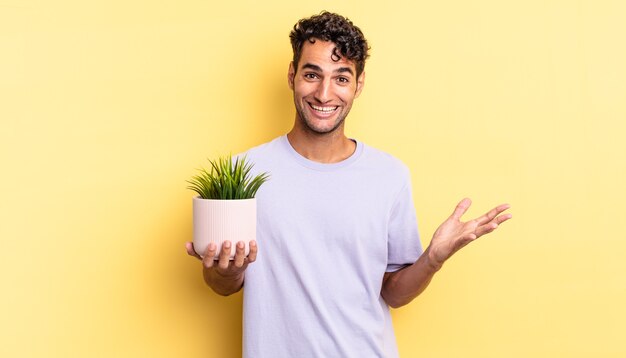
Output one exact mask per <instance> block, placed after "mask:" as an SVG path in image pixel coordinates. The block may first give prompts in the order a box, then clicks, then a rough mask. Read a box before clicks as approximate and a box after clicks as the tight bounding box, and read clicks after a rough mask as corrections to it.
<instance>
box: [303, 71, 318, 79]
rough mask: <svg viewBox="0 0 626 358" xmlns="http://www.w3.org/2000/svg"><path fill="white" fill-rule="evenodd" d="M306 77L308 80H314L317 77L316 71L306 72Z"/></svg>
mask: <svg viewBox="0 0 626 358" xmlns="http://www.w3.org/2000/svg"><path fill="white" fill-rule="evenodd" d="M304 78H306V79H307V80H314V79H316V78H317V75H316V74H315V73H305V74H304Z"/></svg>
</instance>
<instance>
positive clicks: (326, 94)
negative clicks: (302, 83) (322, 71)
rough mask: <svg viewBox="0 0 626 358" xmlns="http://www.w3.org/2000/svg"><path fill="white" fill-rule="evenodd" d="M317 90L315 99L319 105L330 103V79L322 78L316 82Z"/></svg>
mask: <svg viewBox="0 0 626 358" xmlns="http://www.w3.org/2000/svg"><path fill="white" fill-rule="evenodd" d="M318 83H319V84H318V86H317V90H316V91H315V99H316V100H318V101H319V102H320V103H326V102H328V101H330V99H331V98H330V97H331V85H332V84H331V81H330V78H324V79H323V80H322V81H320V82H318Z"/></svg>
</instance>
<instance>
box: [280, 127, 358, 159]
mask: <svg viewBox="0 0 626 358" xmlns="http://www.w3.org/2000/svg"><path fill="white" fill-rule="evenodd" d="M287 139H289V143H290V144H291V146H292V147H293V149H294V150H295V151H296V152H298V154H300V155H301V156H303V157H305V158H307V159H308V160H312V161H314V162H318V163H338V162H341V161H343V160H345V159H347V158H349V157H350V156H351V155H352V154H353V153H354V151H355V150H356V143H355V142H354V141H352V140H350V139H348V137H346V136H345V134H344V133H343V126H342V127H341V128H337V129H336V130H334V131H333V132H332V133H325V134H319V133H313V132H310V131H304V130H302V129H301V128H299V127H298V126H297V125H296V126H294V127H293V129H292V130H291V131H290V132H289V133H287Z"/></svg>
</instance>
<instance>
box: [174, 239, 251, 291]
mask: <svg viewBox="0 0 626 358" xmlns="http://www.w3.org/2000/svg"><path fill="white" fill-rule="evenodd" d="M244 247H245V246H244V243H243V242H241V241H240V242H238V243H237V245H236V247H235V250H236V251H235V258H234V260H230V259H229V258H230V251H231V243H230V241H225V242H224V243H223V244H222V250H221V251H220V255H219V259H218V260H214V257H215V252H216V250H217V247H216V245H215V244H214V243H210V244H209V246H208V247H207V250H206V252H205V254H204V258H202V257H201V256H200V255H198V254H197V253H196V252H195V251H194V249H193V244H192V243H190V242H188V243H187V244H186V248H187V254H189V255H190V256H194V257H196V258H198V259H199V260H202V275H203V276H204V282H206V284H207V285H208V286H209V287H211V289H213V291H215V293H217V294H219V295H222V296H228V295H232V294H233V293H235V292H238V291H239V290H241V288H242V287H243V281H244V276H245V270H246V268H247V267H248V264H250V263H252V262H254V261H255V260H256V255H257V251H258V248H257V245H256V241H250V253H249V254H248V256H247V257H246V256H245V252H244Z"/></svg>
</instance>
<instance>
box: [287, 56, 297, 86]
mask: <svg viewBox="0 0 626 358" xmlns="http://www.w3.org/2000/svg"><path fill="white" fill-rule="evenodd" d="M294 77H296V69H295V68H294V67H293V61H291V62H289V71H287V81H288V82H289V88H290V89H291V90H292V91H293V79H294Z"/></svg>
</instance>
